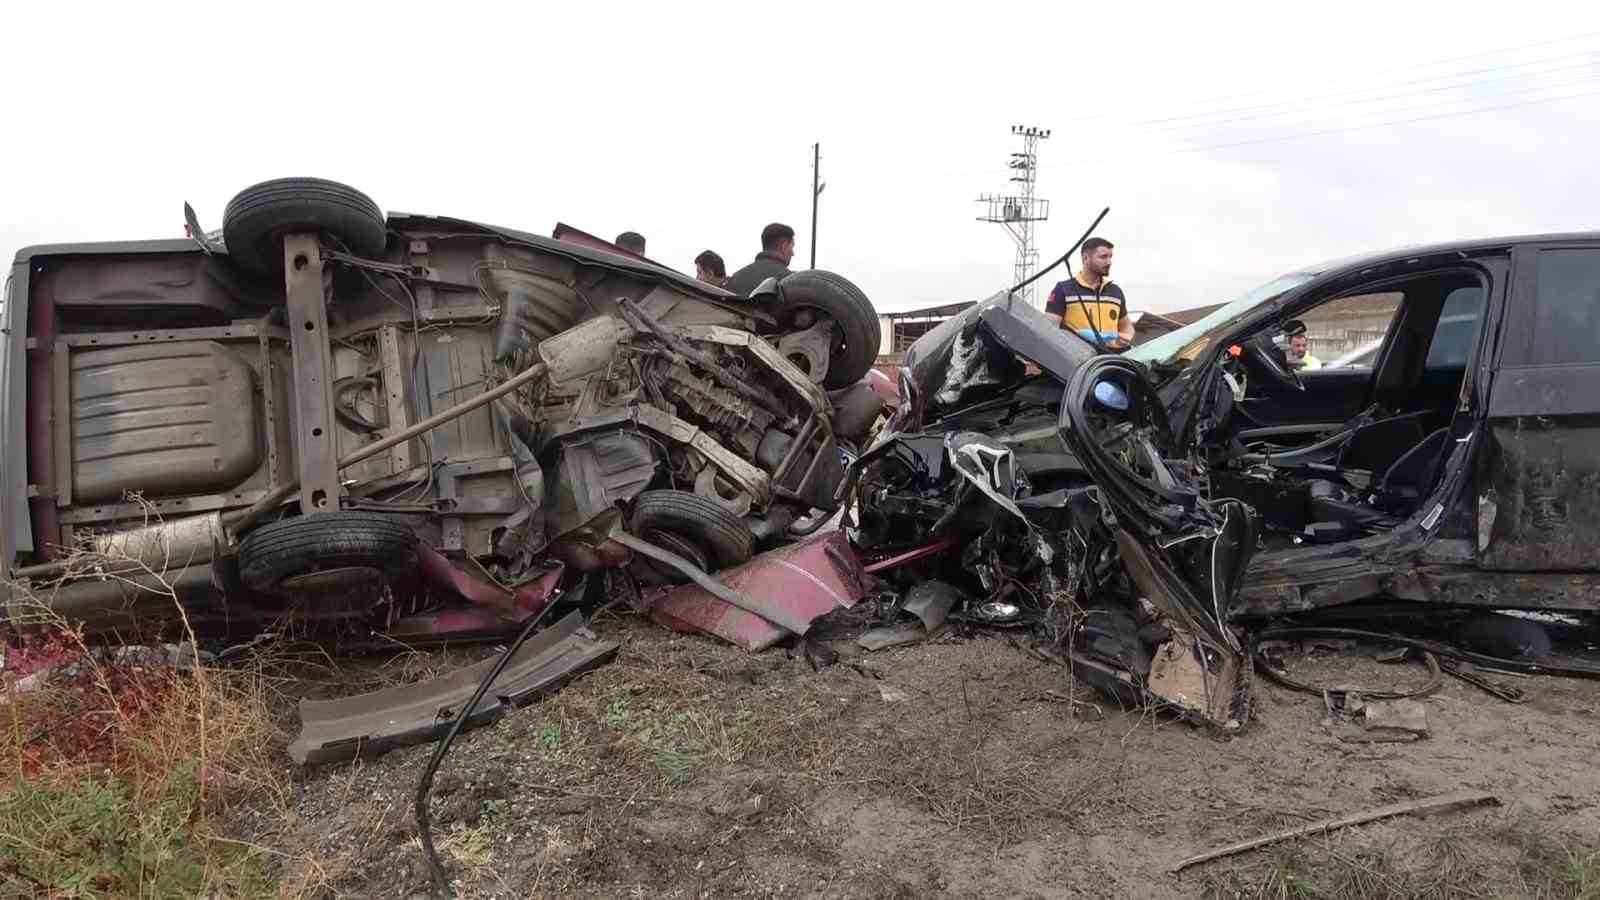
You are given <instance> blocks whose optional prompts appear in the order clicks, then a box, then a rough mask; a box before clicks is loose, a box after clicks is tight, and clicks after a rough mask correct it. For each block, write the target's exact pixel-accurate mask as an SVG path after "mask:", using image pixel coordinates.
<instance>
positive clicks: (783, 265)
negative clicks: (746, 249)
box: [723, 222, 794, 297]
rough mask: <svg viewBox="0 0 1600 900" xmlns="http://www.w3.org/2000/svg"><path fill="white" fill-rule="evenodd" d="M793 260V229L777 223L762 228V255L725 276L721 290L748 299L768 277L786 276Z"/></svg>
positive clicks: (780, 278) (780, 277) (757, 255)
mask: <svg viewBox="0 0 1600 900" xmlns="http://www.w3.org/2000/svg"><path fill="white" fill-rule="evenodd" d="M791 259H794V229H793V228H790V227H789V226H787V225H784V224H782V223H780V222H773V223H772V224H771V225H768V226H767V227H765V228H763V229H761V252H760V253H757V254H756V259H755V262H752V263H751V264H750V265H748V266H745V267H744V268H742V269H740V270H739V271H737V272H735V273H733V274H732V275H729V276H728V281H727V283H726V284H724V285H723V287H724V288H727V289H728V290H730V291H732V292H734V293H735V294H738V295H739V296H741V297H748V296H749V295H750V292H751V291H753V290H755V289H756V288H757V287H758V286H760V284H761V282H763V281H765V280H767V279H768V278H777V279H779V280H780V281H781V280H782V279H783V276H785V275H787V274H789V260H791Z"/></svg>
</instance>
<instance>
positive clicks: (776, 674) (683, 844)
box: [239, 614, 1600, 897]
mask: <svg viewBox="0 0 1600 900" xmlns="http://www.w3.org/2000/svg"><path fill="white" fill-rule="evenodd" d="M595 630H596V631H598V632H599V633H601V634H602V635H603V636H605V637H608V638H613V639H616V640H620V641H621V642H622V644H623V648H622V651H621V653H620V655H619V657H618V658H617V660H616V661H615V662H613V663H612V664H611V665H609V666H607V667H604V668H602V669H600V670H597V671H595V672H593V673H591V674H590V675H588V676H586V677H584V678H582V679H580V680H579V681H577V682H575V683H573V684H571V685H569V686H568V687H566V688H565V689H564V690H562V691H561V692H559V693H557V694H556V695H553V696H551V697H549V698H546V699H545V700H544V701H541V702H539V703H536V704H534V705H532V706H530V707H528V708H525V709H522V710H519V711H517V712H515V713H513V714H511V715H509V716H507V717H506V718H505V719H503V720H502V721H500V722H499V723H498V724H497V725H494V726H492V727H489V728H486V729H482V730H479V731H477V732H473V733H469V734H468V735H465V736H463V738H462V739H461V740H460V741H459V742H458V744H457V746H456V747H455V749H454V750H453V751H452V753H451V755H450V757H449V758H447V760H446V761H445V764H444V767H443V770H442V771H441V773H440V776H439V778H438V781H437V783H436V784H437V788H436V791H435V794H436V796H435V798H434V801H433V809H434V811H435V819H436V835H437V840H438V843H439V846H440V848H441V851H442V853H443V855H444V857H445V859H446V861H447V864H448V867H449V870H450V872H451V875H452V877H453V878H454V879H456V885H457V890H458V892H459V894H460V896H465V897H528V896H605V897H614V896H649V897H708V896H718V897H720V896H751V897H754V896H762V897H765V896H782V897H896V896H898V897H923V896H954V897H980V896H981V897H988V896H1016V897H1070V896H1083V897H1132V896H1137V897H1188V896H1218V897H1223V896H1226V897H1253V896H1282V897H1295V896H1440V897H1443V896H1484V897H1500V896H1572V897H1583V896H1588V897H1600V853H1596V852H1595V850H1596V848H1597V847H1600V767H1597V766H1596V765H1595V760H1596V759H1600V756H1597V751H1600V683H1597V682H1583V681H1574V680H1567V679H1559V678H1544V677H1537V678H1524V679H1514V680H1512V679H1507V680H1508V682H1509V683H1512V684H1515V685H1516V686H1517V687H1520V688H1522V689H1524V690H1525V691H1527V692H1528V694H1529V699H1528V702H1526V703H1525V704H1522V705H1512V704H1509V703H1505V702H1503V701H1501V700H1498V699H1496V698H1494V697H1491V696H1489V695H1488V694H1485V693H1483V692H1481V691H1479V690H1478V689H1476V688H1473V687H1470V686H1468V685H1465V684H1462V683H1460V682H1457V681H1454V680H1451V679H1447V680H1446V683H1445V684H1444V686H1443V688H1442V690H1440V691H1439V692H1438V693H1436V694H1434V695H1433V696H1430V697H1428V698H1426V699H1425V700H1424V701H1422V702H1423V704H1424V706H1425V707H1426V710H1427V717H1428V724H1429V727H1430V730H1431V734H1430V736H1429V737H1428V738H1426V739H1424V740H1421V741H1418V742H1415V743H1385V744H1353V743H1347V742H1344V741H1342V740H1340V739H1339V737H1338V736H1336V734H1335V732H1334V730H1333V729H1330V728H1329V727H1327V726H1326V725H1325V724H1324V723H1323V720H1324V719H1325V718H1326V716H1327V713H1326V711H1325V709H1324V704H1323V700H1322V698H1320V697H1317V696H1311V695H1307V694H1300V693H1294V692H1291V691H1289V690H1286V689H1284V688H1282V687H1279V686H1277V685H1274V684H1272V683H1270V682H1267V681H1265V680H1264V679H1260V678H1258V679H1257V688H1256V692H1255V695H1256V704H1257V713H1256V718H1255V720H1254V721H1253V722H1252V724H1251V725H1250V726H1249V727H1248V728H1247V729H1246V730H1245V731H1244V732H1243V733H1242V734H1239V735H1236V736H1233V737H1231V738H1222V737H1218V736H1216V735H1214V734H1211V733H1208V732H1205V731H1202V730H1199V729H1197V728H1194V727H1192V726H1189V725H1186V724H1183V723H1181V722H1177V721H1174V720H1172V719H1170V718H1168V717H1165V716H1161V715H1156V714H1153V713H1149V712H1146V711H1138V710H1133V711H1123V710H1118V709H1112V708H1105V707H1104V701H1103V700H1102V699H1101V698H1100V697H1099V696H1097V695H1093V694H1091V693H1089V692H1088V691H1087V689H1086V688H1084V687H1082V686H1075V685H1074V684H1073V682H1072V680H1071V678H1070V677H1069V675H1068V673H1067V672H1066V671H1065V670H1064V669H1062V668H1059V667H1057V666H1054V665H1051V664H1049V663H1045V662H1042V661H1040V660H1038V659H1037V658H1035V657H1034V656H1032V655H1030V654H1028V653H1026V652H1024V651H1023V650H1022V649H1020V648H1019V646H1017V644H1016V643H1013V641H1012V640H1011V639H1010V637H1009V636H1008V635H1007V634H1005V633H979V634H970V635H950V636H947V637H945V638H942V639H938V640H935V641H933V642H931V643H927V644H922V645H917V646H911V647H903V648H898V649H892V650H885V651H880V652H878V653H873V654H868V653H866V652H865V651H861V650H859V649H857V648H855V646H854V645H853V643H851V642H850V641H849V640H847V639H841V640H836V641H832V642H830V644H829V646H831V647H833V648H834V649H835V650H837V651H838V653H839V654H840V657H839V660H838V662H837V663H835V664H833V665H831V666H826V667H824V668H821V669H820V670H816V669H814V667H813V665H812V664H811V662H810V661H809V660H807V659H805V658H803V656H797V655H795V654H792V653H789V652H786V651H784V650H782V649H776V650H772V651H769V652H767V653H763V654H760V655H754V656H752V655H749V654H746V653H744V652H743V651H740V650H736V649H734V648H731V647H728V646H725V645H722V644H719V643H718V642H716V641H714V640H713V639H710V638H704V637H695V636H681V635H673V634H669V633H667V632H665V631H663V630H662V629H660V628H657V627H655V626H653V625H651V624H648V623H645V622H642V621H639V620H636V619H633V618H631V617H628V616H617V615H611V614H606V615H604V616H603V617H602V618H601V620H600V621H598V622H597V623H596V624H595ZM1374 649H1375V648H1365V649H1363V648H1355V649H1347V650H1344V651H1342V652H1340V653H1338V654H1337V655H1334V656H1331V657H1326V658H1322V659H1308V658H1305V657H1300V658H1298V662H1295V663H1294V666H1295V669H1294V670H1295V672H1296V673H1297V674H1298V675H1300V676H1302V677H1305V678H1317V679H1322V680H1323V683H1331V684H1341V683H1350V682H1356V683H1361V684H1367V685H1373V686H1390V687H1392V686H1395V685H1397V684H1402V683H1410V684H1415V683H1417V682H1418V681H1420V680H1421V679H1422V678H1423V677H1424V673H1423V670H1422V668H1421V667H1420V666H1417V665H1414V664H1413V665H1398V666H1397V665H1383V664H1380V663H1377V662H1376V661H1374V660H1373V659H1372V658H1371V657H1372V655H1373V652H1374ZM332 689H333V688H332V687H329V688H327V690H332ZM1097 705H1098V708H1097ZM430 752H431V747H414V748H409V749H406V750H401V751H396V752H392V753H390V754H387V755H385V756H382V757H379V758H377V759H375V760H369V761H365V762H360V763H355V764H348V765H339V766H328V767H324V768H321V769H316V770H312V771H309V772H305V773H302V774H299V775H297V776H296V788H295V791H296V794H295V801H294V804H293V812H292V815H291V816H290V818H289V820H288V821H287V823H286V824H285V823H283V822H282V821H281V820H280V819H279V818H278V817H275V816H266V815H259V816H258V815H256V813H254V812H252V811H250V810H242V811H240V815H239V827H240V828H241V829H242V830H243V831H244V832H245V833H246V834H247V835H248V837H249V838H250V839H251V840H253V841H256V842H258V843H259V844H261V845H263V846H267V847H272V848H275V850H276V852H279V853H281V854H282V855H283V859H284V860H285V862H284V864H283V866H284V871H283V873H282V874H283V876H284V878H285V879H286V888H288V889H289V890H291V891H297V892H300V893H302V894H306V895H337V896H352V897H406V896H412V895H419V896H420V895H423V894H425V893H426V891H427V889H428V885H429V882H428V876H427V869H426V868H425V866H424V863H423V858H422V852H421V849H420V845H419V843H418V842H417V839H416V834H415V828H414V825H413V813H412V796H413V793H414V791H415V787H416V783H417V778H418V775H419V774H420V772H421V769H422V767H423V765H424V763H425V761H426V759H427V757H428V755H429V754H430ZM1463 789H1480V790H1484V791H1489V792H1492V793H1493V794H1494V795H1495V796H1496V797H1497V798H1498V800H1499V801H1500V805H1499V806H1496V807H1488V808H1481V809H1477V810H1470V811H1465V812H1452V813H1448V814H1444V815H1440V816H1437V817H1432V818H1427V819H1413V818H1400V819H1392V820H1388V821H1386V822H1381V823H1375V824H1370V825H1365V826H1361V827H1357V828H1351V829H1346V830H1343V831H1339V832H1337V833H1334V834H1331V835H1327V836H1322V837H1317V838H1310V839H1306V840H1304V841H1300V842H1297V843H1293V844H1288V845H1284V846H1280V847H1276V848H1272V849H1268V850H1262V851H1257V852H1253V853H1248V854H1244V855H1241V856H1238V857H1235V858H1233V859H1230V860H1224V861H1219V862H1214V863H1209V864H1206V865H1203V866H1198V867H1195V868H1192V869H1189V870H1187V871H1186V872H1184V873H1183V875H1182V877H1176V876H1173V875H1171V874H1168V871H1167V870H1168V868H1169V866H1171V865H1172V864H1173V863H1174V862H1176V861H1177V860H1179V859H1181V858H1183V857H1185V856H1187V855H1189V854H1191V853H1193V852H1196V851H1198V850H1201V849H1205V848H1207V847H1210V846H1213V845H1217V844H1224V843H1229V842H1233V841H1237V840H1241V839H1244V838H1247V837H1251V836H1254V835H1256V834H1258V833H1262V832H1267V831H1273V830H1277V829H1281V828H1286V827H1293V826H1295V825H1299V824H1303V823H1305V822H1308V821H1313V820H1316V819H1319V818H1322V817H1325V816H1332V815H1338V814H1343V813H1348V812H1355V811H1359V810H1362V809H1365V808H1369V807H1374V806H1379V805H1383V804H1387V803H1393V802H1396V801H1400V800H1405V799H1411V798H1418V797H1424V796H1428V795H1433V794H1440V793H1446V792H1451V791H1457V790H1463ZM269 823H270V824H269ZM1585 879H1594V880H1593V881H1590V882H1586V881H1585Z"/></svg>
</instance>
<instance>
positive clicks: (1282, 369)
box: [1244, 333, 1306, 391]
mask: <svg viewBox="0 0 1600 900" xmlns="http://www.w3.org/2000/svg"><path fill="white" fill-rule="evenodd" d="M1244 346H1245V352H1247V353H1249V354H1250V356H1251V357H1252V358H1253V359H1254V360H1255V361H1256V363H1257V364H1258V365H1259V367H1260V368H1261V369H1262V370H1263V371H1264V372H1266V373H1267V375H1269V376H1271V378H1272V380H1274V381H1276V382H1278V383H1279V384H1282V385H1285V386H1286V387H1291V388H1294V389H1295V390H1297V391H1303V390H1305V389H1306V384H1305V382H1304V381H1301V380H1300V373H1298V372H1296V371H1295V370H1294V369H1291V368H1290V367H1289V358H1288V357H1287V356H1285V355H1284V352H1283V350H1282V349H1280V348H1279V347H1278V346H1277V345H1276V344H1274V343H1272V338H1271V336H1270V335H1268V334H1265V333H1263V334H1258V335H1256V336H1255V337H1253V338H1251V339H1249V340H1248V341H1245V342H1244Z"/></svg>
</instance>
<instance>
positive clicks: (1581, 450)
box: [1475, 242, 1600, 572]
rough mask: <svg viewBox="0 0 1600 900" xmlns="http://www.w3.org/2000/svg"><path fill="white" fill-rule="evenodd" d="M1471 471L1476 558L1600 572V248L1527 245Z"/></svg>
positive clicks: (1506, 565) (1490, 563)
mask: <svg viewBox="0 0 1600 900" xmlns="http://www.w3.org/2000/svg"><path fill="white" fill-rule="evenodd" d="M1512 266H1513V272H1512V294H1511V298H1510V301H1509V302H1508V303H1507V304H1506V314H1505V327H1504V329H1503V334H1504V338H1503V340H1502V342H1501V346H1500V353H1499V357H1498V359H1499V366H1498V371H1497V372H1496V373H1495V376H1494V382H1493V388H1492V390H1491V392H1490V399H1489V423H1488V426H1489V434H1488V435H1487V436H1488V438H1489V446H1488V448H1487V450H1488V452H1486V453H1483V454H1480V459H1479V465H1478V469H1477V471H1476V473H1475V476H1476V485H1477V491H1478V516H1477V519H1478V550H1479V555H1478V560H1479V565H1480V566H1481V567H1483V568H1486V569H1496V570H1504V571H1533V570H1542V571H1563V572H1577V571H1596V570H1600V245H1595V244H1593V243H1577V242H1574V243H1567V244H1550V245H1543V246H1528V247H1523V248H1519V249H1518V250H1517V251H1516V252H1515V254H1514V255H1513V257H1512Z"/></svg>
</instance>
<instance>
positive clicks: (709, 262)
mask: <svg viewBox="0 0 1600 900" xmlns="http://www.w3.org/2000/svg"><path fill="white" fill-rule="evenodd" d="M694 264H695V265H697V266H699V267H700V268H702V269H705V270H706V271H707V272H710V273H711V274H713V275H715V276H717V277H718V278H724V277H726V276H727V274H728V267H727V266H725V265H723V263H722V257H720V256H718V255H717V254H716V253H714V252H712V251H710V250H706V251H703V252H701V254H700V255H699V256H696V257H695V258H694Z"/></svg>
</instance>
